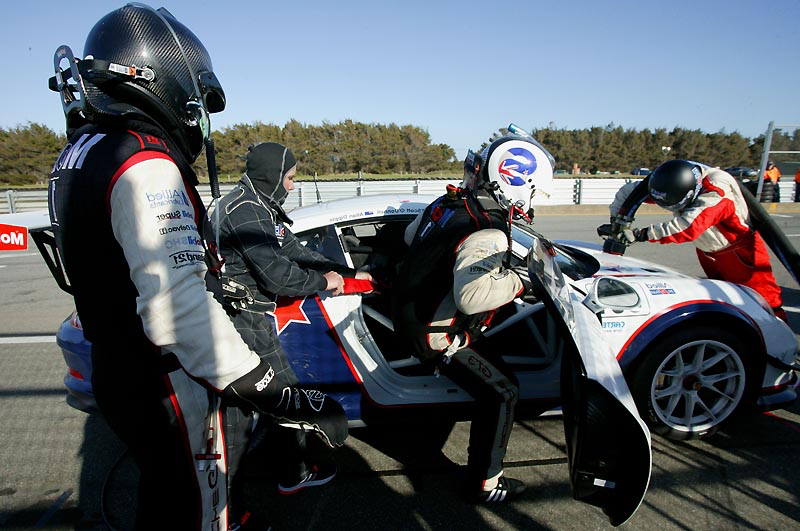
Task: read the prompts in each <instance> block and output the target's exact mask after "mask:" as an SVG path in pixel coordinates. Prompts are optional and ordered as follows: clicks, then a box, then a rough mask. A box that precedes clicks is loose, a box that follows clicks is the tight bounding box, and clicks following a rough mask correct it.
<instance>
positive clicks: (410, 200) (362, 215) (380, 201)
mask: <svg viewBox="0 0 800 531" xmlns="http://www.w3.org/2000/svg"><path fill="white" fill-rule="evenodd" d="M436 197H437V196H435V195H425V194H376V195H366V196H358V197H349V198H347V199H337V200H334V201H325V202H322V203H317V204H314V205H309V206H303V207H298V208H295V209H294V210H292V211H290V212H289V213H288V214H289V217H290V218H291V219H292V221H294V224H293V225H292V231H293V232H299V231H303V230H307V229H310V228H314V227H319V226H323V225H329V224H331V223H342V222H346V221H357V220H360V219H369V218H373V217H384V216H408V215H413V216H416V215H417V214H419V213H420V212H422V211H423V210H424V209H425V207H426V206H428V205H429V204H430V203H431V202H433V200H434V199H436Z"/></svg>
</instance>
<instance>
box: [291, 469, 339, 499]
mask: <svg viewBox="0 0 800 531" xmlns="http://www.w3.org/2000/svg"><path fill="white" fill-rule="evenodd" d="M334 477H336V467H335V466H333V465H329V466H325V465H320V466H317V465H314V466H312V467H311V470H309V471H308V473H307V474H306V475H305V477H303V478H302V479H300V480H299V481H295V482H284V481H279V482H278V492H280V493H281V494H283V495H284V496H289V495H291V494H296V493H298V492H300V491H301V490H303V489H305V488H306V487H318V486H320V485H324V484H325V483H328V482H329V481H330V480H332V479H333V478H334Z"/></svg>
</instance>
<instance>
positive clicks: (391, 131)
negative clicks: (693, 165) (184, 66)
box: [0, 120, 800, 186]
mask: <svg viewBox="0 0 800 531" xmlns="http://www.w3.org/2000/svg"><path fill="white" fill-rule="evenodd" d="M505 132H506V131H505V130H504V129H500V130H498V131H497V132H495V133H494V135H492V136H491V137H489V138H487V139H486V140H485V141H484V143H483V145H486V144H487V143H488V142H490V141H491V140H492V139H493V138H497V137H498V136H500V135H502V134H504V133H505ZM532 133H533V135H534V136H535V137H536V138H537V139H538V140H539V141H540V142H541V143H542V144H543V145H544V146H545V147H546V148H547V149H548V150H549V151H550V152H551V153H552V154H553V156H554V157H555V159H556V169H558V170H565V171H567V172H571V170H572V168H573V165H577V166H578V167H580V169H581V172H582V173H589V172H591V173H594V172H597V171H604V172H605V171H607V172H612V173H613V172H621V173H626V172H629V171H630V170H631V169H632V168H636V167H648V168H654V167H656V166H657V165H658V164H660V163H661V162H663V161H665V160H667V159H672V158H680V159H690V160H697V161H701V162H705V163H707V164H710V165H712V166H720V167H722V168H726V167H730V166H745V167H752V168H756V167H758V165H759V163H760V159H761V151H762V148H763V144H764V135H761V136H759V137H756V138H753V139H751V138H748V137H745V136H742V135H741V134H739V133H738V132H734V133H726V132H724V131H720V132H717V133H705V132H703V131H701V130H692V129H683V128H680V127H676V128H675V129H672V130H671V131H667V130H666V129H656V130H654V131H650V130H648V129H644V130H635V129H625V128H622V127H620V126H615V125H614V124H609V125H607V126H605V127H591V128H588V129H558V128H555V127H546V128H540V129H534V130H533V131H532ZM212 136H213V139H214V143H215V146H216V161H217V171H218V173H219V174H221V175H229V176H234V177H235V176H237V175H239V174H241V173H242V172H244V169H245V156H246V154H247V148H248V146H250V145H252V144H256V143H258V142H269V141H271V142H280V143H282V144H284V145H286V146H289V147H290V148H291V149H292V151H293V152H294V154H295V157H296V158H297V160H298V173H299V174H300V175H313V174H315V173H316V174H319V175H331V174H333V175H336V174H353V173H357V172H359V171H361V172H364V173H372V174H424V173H429V172H434V171H442V170H444V171H447V172H449V173H454V174H458V173H459V172H460V167H461V161H459V160H456V156H455V150H454V149H453V148H451V147H450V146H448V145H446V144H433V143H432V142H431V138H430V135H429V134H428V132H427V131H425V130H424V129H422V128H420V127H418V126H413V125H396V124H388V125H385V124H375V123H371V124H366V123H362V122H354V121H352V120H344V121H341V122H338V123H327V122H324V123H322V124H321V125H307V124H302V123H300V122H298V121H296V120H291V121H289V122H287V123H286V124H285V125H284V126H282V127H281V126H278V125H275V124H265V123H262V122H254V123H250V124H236V125H233V126H231V127H227V128H223V129H221V130H219V131H214V132H213V133H212ZM65 143H66V138H65V137H64V135H61V134H57V133H55V132H54V131H52V130H51V129H49V128H48V127H46V126H44V125H41V124H37V123H29V124H27V125H24V126H17V127H13V128H8V129H5V128H0V185H3V186H11V185H14V186H19V185H25V184H44V183H45V182H46V181H47V177H48V174H49V173H50V169H51V167H52V165H53V163H54V161H55V160H56V158H57V157H58V154H59V153H60V151H61V149H62V148H63V146H64V144H65ZM480 147H481V146H480V144H476V146H475V148H476V150H478V149H480ZM771 149H772V150H773V151H800V129H798V130H795V131H792V132H784V131H779V132H776V133H775V134H774V135H773V139H772V148H771ZM780 157H781V155H776V156H775V159H776V161H780V160H783V159H781V158H780ZM789 157H790V158H792V159H793V160H794V159H797V156H796V155H794V156H791V155H790V156H789ZM195 169H196V170H197V171H198V173H199V174H200V175H201V176H205V175H207V168H206V161H205V157H203V156H201V157H200V158H198V160H197V163H196V165H195Z"/></svg>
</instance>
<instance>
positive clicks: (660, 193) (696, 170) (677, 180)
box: [647, 160, 703, 212]
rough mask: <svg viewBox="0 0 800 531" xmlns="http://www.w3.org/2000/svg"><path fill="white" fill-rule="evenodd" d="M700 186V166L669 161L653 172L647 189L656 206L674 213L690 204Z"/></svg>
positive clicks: (680, 161) (701, 175) (701, 178)
mask: <svg viewBox="0 0 800 531" xmlns="http://www.w3.org/2000/svg"><path fill="white" fill-rule="evenodd" d="M702 185H703V174H702V172H701V170H700V166H698V165H697V164H695V163H693V162H689V161H688V160H669V161H667V162H665V163H663V164H661V165H660V166H659V167H658V168H656V169H655V170H653V173H651V174H650V176H649V177H648V183H647V189H648V191H649V192H650V197H652V198H653V201H655V202H656V204H657V205H659V206H661V207H663V208H666V209H667V210H671V211H673V212H675V211H678V210H681V209H683V208H685V207H686V206H687V205H688V204H689V203H691V202H692V201H693V200H694V198H695V197H696V196H697V193H698V192H699V191H700V187H701V186H702Z"/></svg>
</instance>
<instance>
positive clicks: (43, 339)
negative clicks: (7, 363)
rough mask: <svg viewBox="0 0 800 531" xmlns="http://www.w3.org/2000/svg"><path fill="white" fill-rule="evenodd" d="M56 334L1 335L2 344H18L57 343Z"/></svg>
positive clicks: (0, 342)
mask: <svg viewBox="0 0 800 531" xmlns="http://www.w3.org/2000/svg"><path fill="white" fill-rule="evenodd" d="M55 342H56V336H17V337H0V344H2V345H16V344H22V343H55Z"/></svg>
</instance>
